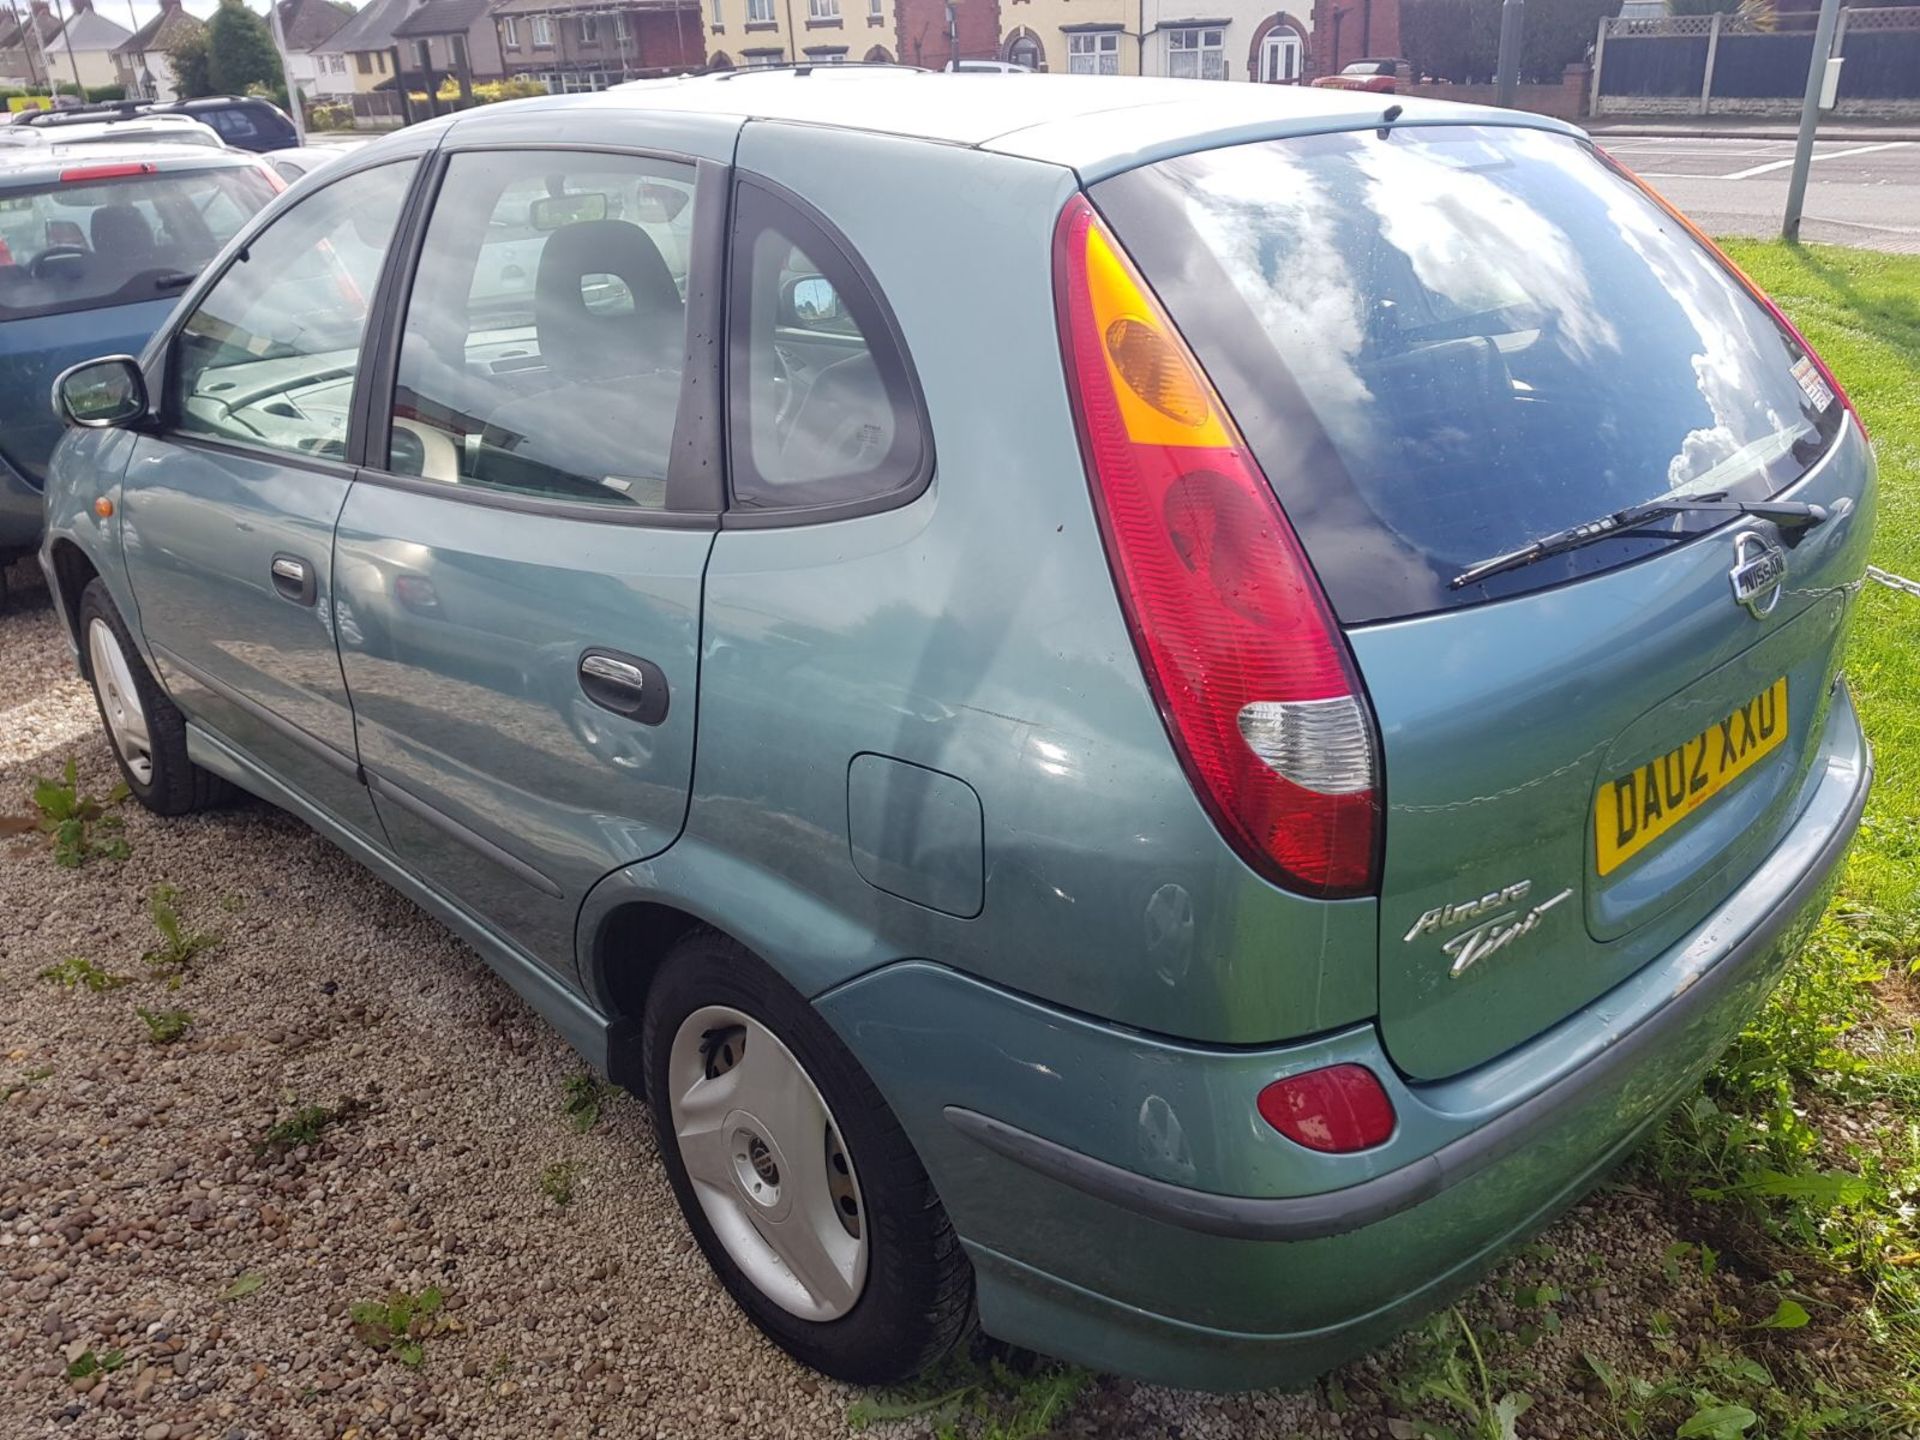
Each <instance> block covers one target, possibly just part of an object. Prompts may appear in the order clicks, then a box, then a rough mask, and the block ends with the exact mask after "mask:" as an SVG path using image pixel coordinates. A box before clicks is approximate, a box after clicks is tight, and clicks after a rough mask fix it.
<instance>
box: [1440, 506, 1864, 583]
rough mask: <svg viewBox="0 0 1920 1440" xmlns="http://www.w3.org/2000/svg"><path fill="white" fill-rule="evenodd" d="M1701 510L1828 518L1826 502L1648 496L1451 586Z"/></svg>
mask: <svg viewBox="0 0 1920 1440" xmlns="http://www.w3.org/2000/svg"><path fill="white" fill-rule="evenodd" d="M1698 512H1706V513H1708V514H1721V515H1752V516H1754V517H1755V518H1757V519H1761V520H1771V521H1773V523H1774V524H1776V525H1779V526H1781V527H1782V528H1784V529H1788V530H1801V529H1805V528H1807V527H1809V526H1813V525H1818V524H1820V523H1821V522H1822V521H1823V520H1825V519H1826V518H1827V507H1826V506H1824V505H1810V504H1808V503H1806V502H1805V501H1801V500H1729V499H1727V497H1726V495H1725V494H1724V493H1721V494H1714V495H1683V496H1675V497H1673V498H1671V499H1667V500H1648V501H1646V502H1645V503H1644V504H1640V505H1629V506H1627V507H1626V509H1624V510H1615V511H1614V512H1612V513H1611V514H1609V515H1602V516H1600V517H1599V518H1598V519H1595V520H1587V521H1584V522H1582V523H1581V524H1579V525H1569V526H1568V527H1567V528H1566V529H1565V530H1555V531H1553V532H1552V533H1551V534H1548V535H1542V536H1541V537H1540V538H1539V539H1538V540H1531V541H1529V542H1528V543H1527V544H1525V545H1522V546H1521V547H1520V548H1519V549H1518V550H1509V551H1508V552H1507V553H1506V554H1504V555H1492V556H1489V557H1488V558H1487V559H1485V560H1482V561H1480V562H1478V563H1477V564H1473V565H1469V566H1468V567H1467V568H1466V569H1464V570H1462V571H1461V572H1460V573H1459V574H1458V575H1456V576H1454V577H1453V579H1452V580H1451V581H1450V582H1449V585H1450V587H1451V588H1452V589H1455V590H1459V589H1463V588H1464V587H1466V586H1468V585H1472V584H1474V583H1476V582H1478V581H1481V580H1486V579H1489V578H1490V577H1492V576H1495V575H1503V574H1505V573H1506V572H1507V571H1509V570H1519V569H1521V568H1522V567H1524V566H1527V565H1531V564H1533V562H1534V561H1536V560H1544V559H1546V558H1547V557H1548V556H1549V555H1564V554H1566V553H1567V552H1568V551H1569V550H1579V549H1581V548H1583V547H1584V546H1587V545H1591V544H1593V543H1594V542H1595V541H1596V540H1605V539H1606V538H1607V537H1608V536H1611V535H1620V534H1624V533H1626V532H1628V531H1631V530H1637V529H1639V528H1640V527H1641V526H1643V525H1651V524H1652V523H1653V522H1654V521H1656V520H1665V519H1668V518H1669V517H1671V516H1674V515H1691V514H1695V513H1698Z"/></svg>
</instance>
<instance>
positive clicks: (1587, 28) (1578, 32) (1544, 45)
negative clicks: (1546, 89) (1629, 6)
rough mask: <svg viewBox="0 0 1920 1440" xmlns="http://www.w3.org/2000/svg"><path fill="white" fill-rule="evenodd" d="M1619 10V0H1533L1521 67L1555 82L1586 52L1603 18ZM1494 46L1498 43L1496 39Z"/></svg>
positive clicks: (1542, 80) (1539, 78) (1530, 77)
mask: <svg viewBox="0 0 1920 1440" xmlns="http://www.w3.org/2000/svg"><path fill="white" fill-rule="evenodd" d="M1619 13H1620V0H1534V3H1530V4H1528V6H1527V28H1526V35H1525V39H1524V40H1523V42H1522V43H1521V47H1520V52H1521V53H1520V70H1521V73H1522V74H1523V75H1524V76H1525V78H1527V79H1528V80H1531V81H1534V82H1535V83H1536V84H1541V85H1551V84H1554V83H1556V82H1557V81H1558V80H1559V79H1560V77H1561V75H1562V74H1563V73H1564V72H1565V70H1566V68H1567V66H1569V65H1571V64H1572V63H1573V62H1574V61H1576V60H1578V59H1581V58H1582V57H1583V56H1585V55H1586V53H1587V49H1588V47H1589V46H1591V45H1592V44H1593V42H1594V38H1595V36H1596V35H1597V34H1598V33H1599V29H1600V21H1601V20H1602V18H1605V17H1611V16H1614V15H1618V14H1619ZM1494 44H1495V48H1496V49H1497V48H1498V46H1499V41H1498V39H1497V38H1496V40H1495V41H1494Z"/></svg>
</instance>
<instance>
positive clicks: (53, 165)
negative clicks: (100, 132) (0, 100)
mask: <svg viewBox="0 0 1920 1440" xmlns="http://www.w3.org/2000/svg"><path fill="white" fill-rule="evenodd" d="M259 159H260V157H259V156H257V155H252V154H248V153H247V152H245V151H241V150H215V149H213V148H212V147H211V146H207V145H161V144H143V143H141V142H139V141H137V140H136V141H130V142H128V143H126V144H124V145H122V144H115V145H102V144H97V143H96V144H84V145H61V144H58V143H49V144H45V145H0V186H12V185H19V184H28V185H31V184H34V183H35V182H37V181H40V180H45V179H49V178H51V177H53V176H57V175H58V174H59V173H60V172H61V171H62V170H69V169H72V168H74V167H75V166H89V167H91V166H97V165H121V164H127V165H133V164H148V165H152V166H153V167H154V168H155V169H156V170H212V169H234V168H236V167H244V166H251V165H257V164H258V163H259Z"/></svg>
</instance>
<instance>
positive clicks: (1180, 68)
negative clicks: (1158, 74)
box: [1167, 25, 1227, 80]
mask: <svg viewBox="0 0 1920 1440" xmlns="http://www.w3.org/2000/svg"><path fill="white" fill-rule="evenodd" d="M1225 39H1226V33H1225V32H1224V31H1223V30H1221V29H1220V28H1219V27H1217V26H1202V25H1190V26H1182V27H1181V28H1179V29H1178V30H1169V31H1167V74H1169V75H1171V76H1172V77H1173V78H1174V79H1176V80H1224V79H1226V78H1227V51H1226V45H1225Z"/></svg>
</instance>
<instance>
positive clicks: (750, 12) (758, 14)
mask: <svg viewBox="0 0 1920 1440" xmlns="http://www.w3.org/2000/svg"><path fill="white" fill-rule="evenodd" d="M747 23H748V24H749V25H771V24H772V23H773V0H747Z"/></svg>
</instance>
